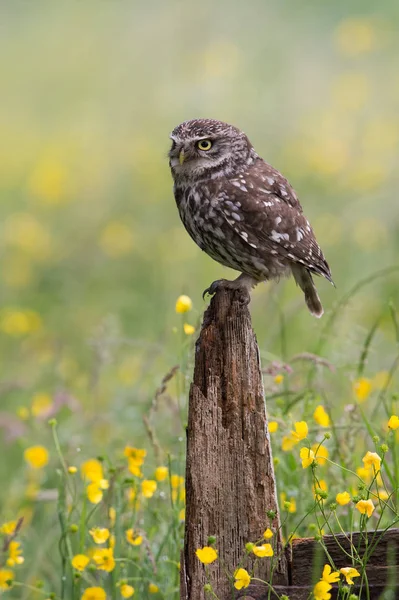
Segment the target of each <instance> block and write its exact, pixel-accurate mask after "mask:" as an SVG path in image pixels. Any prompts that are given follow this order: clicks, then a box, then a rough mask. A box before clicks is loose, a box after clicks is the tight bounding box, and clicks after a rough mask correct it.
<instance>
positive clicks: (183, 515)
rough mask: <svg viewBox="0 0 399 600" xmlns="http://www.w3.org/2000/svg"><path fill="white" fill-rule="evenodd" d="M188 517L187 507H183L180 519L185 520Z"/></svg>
mask: <svg viewBox="0 0 399 600" xmlns="http://www.w3.org/2000/svg"><path fill="white" fill-rule="evenodd" d="M185 519H186V509H185V508H182V509H181V510H180V511H179V521H184V520H185Z"/></svg>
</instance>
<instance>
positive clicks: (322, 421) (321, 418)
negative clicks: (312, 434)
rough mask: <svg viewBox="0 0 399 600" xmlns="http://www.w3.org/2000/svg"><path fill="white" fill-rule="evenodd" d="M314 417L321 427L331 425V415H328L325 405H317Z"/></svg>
mask: <svg viewBox="0 0 399 600" xmlns="http://www.w3.org/2000/svg"><path fill="white" fill-rule="evenodd" d="M313 418H314V420H315V421H316V423H317V424H318V425H320V426H321V427H328V426H329V425H330V417H329V416H328V413H327V412H326V410H325V408H324V406H322V405H321V404H319V406H317V407H316V409H315V411H314V413H313Z"/></svg>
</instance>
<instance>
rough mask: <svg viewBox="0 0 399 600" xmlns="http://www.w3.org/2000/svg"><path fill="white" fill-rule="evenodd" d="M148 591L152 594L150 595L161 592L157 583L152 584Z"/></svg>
mask: <svg viewBox="0 0 399 600" xmlns="http://www.w3.org/2000/svg"><path fill="white" fill-rule="evenodd" d="M148 591H149V592H150V594H156V593H157V592H159V587H158V586H157V585H155V583H150V585H149V586H148Z"/></svg>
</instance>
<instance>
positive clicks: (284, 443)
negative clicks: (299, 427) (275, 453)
mask: <svg viewBox="0 0 399 600" xmlns="http://www.w3.org/2000/svg"><path fill="white" fill-rule="evenodd" d="M297 443H298V440H296V439H295V438H293V437H292V435H285V436H283V439H282V440H281V449H282V451H283V452H289V451H290V450H292V449H293V447H294V446H295V444H297Z"/></svg>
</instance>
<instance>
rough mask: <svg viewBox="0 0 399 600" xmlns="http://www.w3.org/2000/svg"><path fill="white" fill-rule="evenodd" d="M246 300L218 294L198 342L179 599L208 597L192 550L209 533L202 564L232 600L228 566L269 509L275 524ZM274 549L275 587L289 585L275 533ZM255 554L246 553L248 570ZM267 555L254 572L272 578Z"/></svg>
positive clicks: (259, 529)
mask: <svg viewBox="0 0 399 600" xmlns="http://www.w3.org/2000/svg"><path fill="white" fill-rule="evenodd" d="M247 304H248V297H243V295H242V293H240V292H238V291H227V290H222V291H220V292H218V293H217V294H216V295H215V296H214V297H213V298H212V300H211V303H210V306H209V308H208V309H207V311H206V312H205V315H204V322H203V325H202V330H201V333H200V337H199V339H198V341H197V344H196V353H195V369H194V380H193V383H192V385H191V389H190V398H189V416H188V428H187V466H186V492H187V498H186V502H187V506H186V525H185V539H184V551H183V553H182V561H181V587H180V589H181V592H180V597H181V600H203V599H205V597H206V596H205V592H204V585H205V583H206V582H207V579H206V575H205V568H204V565H202V564H201V563H200V561H199V560H198V558H197V557H196V555H195V550H196V549H197V548H200V547H202V546H205V545H207V540H208V536H210V535H214V536H215V537H216V544H215V547H216V548H217V550H218V555H219V559H218V560H217V561H216V562H214V563H213V564H211V565H209V567H208V568H207V570H208V571H209V573H210V582H211V584H212V588H213V591H214V592H215V594H216V595H217V596H218V598H219V599H220V600H231V598H233V589H232V584H231V582H229V581H228V578H227V575H226V571H227V572H228V573H229V574H230V575H232V574H233V572H234V571H235V569H236V568H237V567H238V566H239V564H240V562H241V561H242V559H243V556H244V553H245V550H244V548H245V544H246V543H247V542H249V541H251V542H255V541H257V540H259V539H261V538H262V534H263V532H264V530H265V529H266V527H267V526H268V518H267V516H266V513H267V512H268V511H269V510H273V511H275V512H276V515H277V516H276V518H275V519H274V522H273V524H272V525H273V528H274V530H275V531H276V530H277V529H278V527H279V518H278V512H277V511H278V508H277V497H276V485H275V478H274V469H273V461H272V454H271V447H270V437H269V433H268V429H267V419H266V409H265V398H264V391H263V382H262V374H261V369H260V360H259V350H258V346H257V343H256V337H255V334H254V332H253V330H252V324H251V317H250V314H249V310H248V306H247ZM277 553H278V554H279V555H280V558H279V560H278V564H277V566H276V568H275V570H274V573H273V584H275V585H277V584H280V585H287V584H288V572H287V561H286V558H285V556H284V554H283V552H282V542H281V538H280V536H279V534H277ZM254 559H255V557H254V556H253V555H252V558H251V557H249V567H247V568H248V570H250V569H252V568H253V565H254ZM246 560H247V559H246ZM270 560H271V559H270V558H264V559H261V560H258V562H257V566H256V571H255V576H256V577H259V578H261V579H263V580H265V581H269V580H270ZM246 565H248V562H246V563H245V564H244V566H246ZM208 597H209V596H208Z"/></svg>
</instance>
